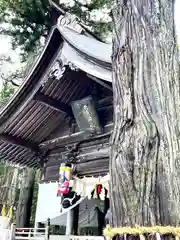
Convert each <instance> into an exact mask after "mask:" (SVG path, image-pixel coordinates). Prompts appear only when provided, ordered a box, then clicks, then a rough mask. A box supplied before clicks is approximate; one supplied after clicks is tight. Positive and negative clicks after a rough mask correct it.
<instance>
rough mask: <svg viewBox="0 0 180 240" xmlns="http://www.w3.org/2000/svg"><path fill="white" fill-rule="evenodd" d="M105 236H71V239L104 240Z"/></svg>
mask: <svg viewBox="0 0 180 240" xmlns="http://www.w3.org/2000/svg"><path fill="white" fill-rule="evenodd" d="M104 239H105V238H104V237H103V236H73V235H71V236H70V240H104Z"/></svg>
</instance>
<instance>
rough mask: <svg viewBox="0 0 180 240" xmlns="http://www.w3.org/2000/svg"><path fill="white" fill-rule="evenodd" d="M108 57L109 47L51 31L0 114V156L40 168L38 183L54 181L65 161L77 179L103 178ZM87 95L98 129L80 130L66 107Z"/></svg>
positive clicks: (108, 121) (108, 125)
mask: <svg viewBox="0 0 180 240" xmlns="http://www.w3.org/2000/svg"><path fill="white" fill-rule="evenodd" d="M109 53H110V46H108V45H106V44H104V43H101V42H98V41H97V40H95V39H94V38H90V37H87V36H85V34H84V33H77V32H74V31H72V30H70V29H69V28H67V27H62V26H56V27H54V29H53V30H52V33H51V35H50V37H49V40H48V42H47V45H46V47H45V49H44V51H43V53H42V55H41V56H40V58H39V59H38V61H37V63H36V64H35V66H34V67H33V69H32V71H31V72H30V74H29V76H28V77H27V79H26V80H25V82H24V84H23V86H22V87H21V88H20V90H19V91H18V93H17V94H16V96H14V98H13V99H12V101H11V102H10V103H9V104H8V105H7V106H6V107H5V108H4V109H3V110H2V112H1V114H0V156H1V158H2V159H4V160H7V161H9V162H12V163H14V164H20V165H24V166H29V167H41V169H42V172H43V174H42V181H55V180H58V174H59V166H60V164H61V163H62V162H64V161H66V159H70V160H71V161H72V162H73V166H74V169H73V170H74V171H75V172H76V174H77V175H79V176H84V175H86V176H87V175H88V176H90V175H103V174H106V173H107V172H108V159H109V147H110V146H109V138H110V134H111V130H112V127H113V98H112V86H111V60H110V54H109ZM88 97H90V99H91V100H92V103H93V107H92V109H93V110H94V113H93V114H95V115H94V116H96V118H97V119H96V120H97V122H98V123H97V124H98V125H99V127H100V129H101V130H100V131H95V130H93V129H90V128H88V127H87V129H86V128H85V129H81V126H80V125H79V123H78V121H81V118H80V119H79V120H78V118H77V116H75V115H76V114H75V112H74V111H73V109H72V103H73V102H75V101H77V100H79V101H80V103H81V100H82V99H86V98H88ZM81 105H82V106H83V104H82V103H81ZM90 111H91V108H90ZM92 116H93V115H92ZM93 119H94V121H95V118H94V117H92V119H91V120H92V121H93Z"/></svg>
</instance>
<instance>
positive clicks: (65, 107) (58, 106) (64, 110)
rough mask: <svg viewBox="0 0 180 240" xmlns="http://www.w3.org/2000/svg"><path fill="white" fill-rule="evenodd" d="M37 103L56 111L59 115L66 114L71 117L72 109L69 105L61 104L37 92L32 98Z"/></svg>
mask: <svg viewBox="0 0 180 240" xmlns="http://www.w3.org/2000/svg"><path fill="white" fill-rule="evenodd" d="M33 99H34V100H35V101H37V102H41V103H42V104H44V105H46V106H48V107H50V108H52V109H54V110H56V111H58V112H61V113H66V114H67V115H68V116H70V117H73V113H72V109H71V107H70V106H69V105H67V104H65V103H63V102H61V101H60V100H55V99H53V98H51V97H49V96H47V95H44V94H43V93H41V92H37V93H36V94H35V95H34V98H33Z"/></svg>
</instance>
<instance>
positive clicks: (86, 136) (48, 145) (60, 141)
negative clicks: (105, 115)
mask: <svg viewBox="0 0 180 240" xmlns="http://www.w3.org/2000/svg"><path fill="white" fill-rule="evenodd" d="M108 130H109V128H108ZM111 133H112V131H111V130H109V131H108V132H107V131H106V132H105V133H103V134H97V135H94V134H92V133H91V132H84V131H81V132H77V133H73V134H71V135H65V136H62V137H58V138H55V139H51V140H48V141H45V142H43V143H41V144H40V145H39V147H40V148H41V149H46V150H47V149H54V148H56V147H61V146H62V147H63V146H67V145H71V144H74V143H79V142H86V141H92V140H96V139H99V138H103V137H105V136H110V135H111Z"/></svg>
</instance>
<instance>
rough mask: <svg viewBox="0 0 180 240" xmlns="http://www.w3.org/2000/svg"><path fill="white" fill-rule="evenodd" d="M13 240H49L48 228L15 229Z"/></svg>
mask: <svg viewBox="0 0 180 240" xmlns="http://www.w3.org/2000/svg"><path fill="white" fill-rule="evenodd" d="M11 240H48V228H15V230H14V237H12V239H11Z"/></svg>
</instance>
